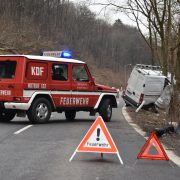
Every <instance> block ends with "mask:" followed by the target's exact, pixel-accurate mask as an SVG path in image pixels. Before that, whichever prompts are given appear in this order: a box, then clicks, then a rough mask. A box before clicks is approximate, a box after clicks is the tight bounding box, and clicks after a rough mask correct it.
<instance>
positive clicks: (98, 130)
mask: <svg viewBox="0 0 180 180" xmlns="http://www.w3.org/2000/svg"><path fill="white" fill-rule="evenodd" d="M99 136H100V128H97V138H96V140H97V141H99V140H100V138H99Z"/></svg>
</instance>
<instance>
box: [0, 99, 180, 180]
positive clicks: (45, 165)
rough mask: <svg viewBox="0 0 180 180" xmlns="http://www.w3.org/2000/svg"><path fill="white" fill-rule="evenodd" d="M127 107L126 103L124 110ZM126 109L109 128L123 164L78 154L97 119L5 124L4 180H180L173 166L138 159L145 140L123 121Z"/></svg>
mask: <svg viewBox="0 0 180 180" xmlns="http://www.w3.org/2000/svg"><path fill="white" fill-rule="evenodd" d="M122 105H123V102H121V107H122ZM121 107H120V108H119V109H114V110H113V116H112V121H111V122H109V123H107V127H108V129H109V131H110V133H111V135H112V137H113V139H114V142H115V144H116V146H117V148H118V150H119V153H120V155H121V157H122V160H123V162H124V164H123V165H121V164H120V162H119V159H118V157H117V156H116V155H113V154H104V158H103V159H101V156H100V154H95V153H77V154H76V156H75V157H74V159H73V160H72V162H69V158H70V157H71V155H72V154H73V152H74V150H75V148H76V147H77V146H78V144H79V143H80V141H81V140H82V138H83V136H84V135H85V134H86V132H87V131H88V129H89V128H90V126H91V124H92V123H93V121H94V120H95V117H90V116H89V115H88V113H78V114H77V119H76V120H75V121H73V122H67V121H66V120H65V117H64V115H63V114H57V113H54V114H53V117H52V118H51V121H50V122H49V123H48V124H43V125H33V126H32V127H29V128H28V129H26V130H24V131H22V132H18V133H17V134H14V133H15V132H17V131H18V130H20V129H22V128H23V127H25V126H27V125H29V122H28V121H27V119H22V118H15V120H13V121H12V122H10V123H0V180H116V179H117V180H119V179H122V180H131V179H132V180H151V179H153V180H176V179H177V180H179V178H180V168H179V167H177V166H176V165H175V164H174V163H173V162H171V161H169V162H168V161H148V160H137V159H136V157H137V154H138V153H139V151H140V149H141V147H142V146H143V144H144V143H145V139H144V138H143V137H142V136H140V135H139V134H137V132H136V131H135V130H134V129H132V127H131V126H130V125H129V124H128V123H127V122H126V121H125V120H124V117H123V116H122V113H121Z"/></svg>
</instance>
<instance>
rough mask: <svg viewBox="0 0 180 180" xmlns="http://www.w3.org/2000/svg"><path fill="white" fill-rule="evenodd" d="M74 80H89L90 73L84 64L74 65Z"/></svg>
mask: <svg viewBox="0 0 180 180" xmlns="http://www.w3.org/2000/svg"><path fill="white" fill-rule="evenodd" d="M73 80H74V81H81V82H88V81H89V77H88V73H87V71H86V69H85V67H84V66H83V65H74V66H73Z"/></svg>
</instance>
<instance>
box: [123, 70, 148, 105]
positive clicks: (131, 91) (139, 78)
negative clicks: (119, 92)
mask: <svg viewBox="0 0 180 180" xmlns="http://www.w3.org/2000/svg"><path fill="white" fill-rule="evenodd" d="M144 81H145V77H144V76H143V75H142V74H141V73H139V72H138V71H137V70H136V69H134V70H133V71H132V73H131V75H130V77H129V80H128V84H127V88H126V95H127V96H128V97H129V98H130V99H132V100H133V101H134V103H135V104H136V105H138V104H139V100H140V96H141V94H143V93H144V87H143V85H144Z"/></svg>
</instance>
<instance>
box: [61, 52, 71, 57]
mask: <svg viewBox="0 0 180 180" xmlns="http://www.w3.org/2000/svg"><path fill="white" fill-rule="evenodd" d="M60 57H61V58H66V59H72V52H70V51H62V53H61V56H60Z"/></svg>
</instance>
